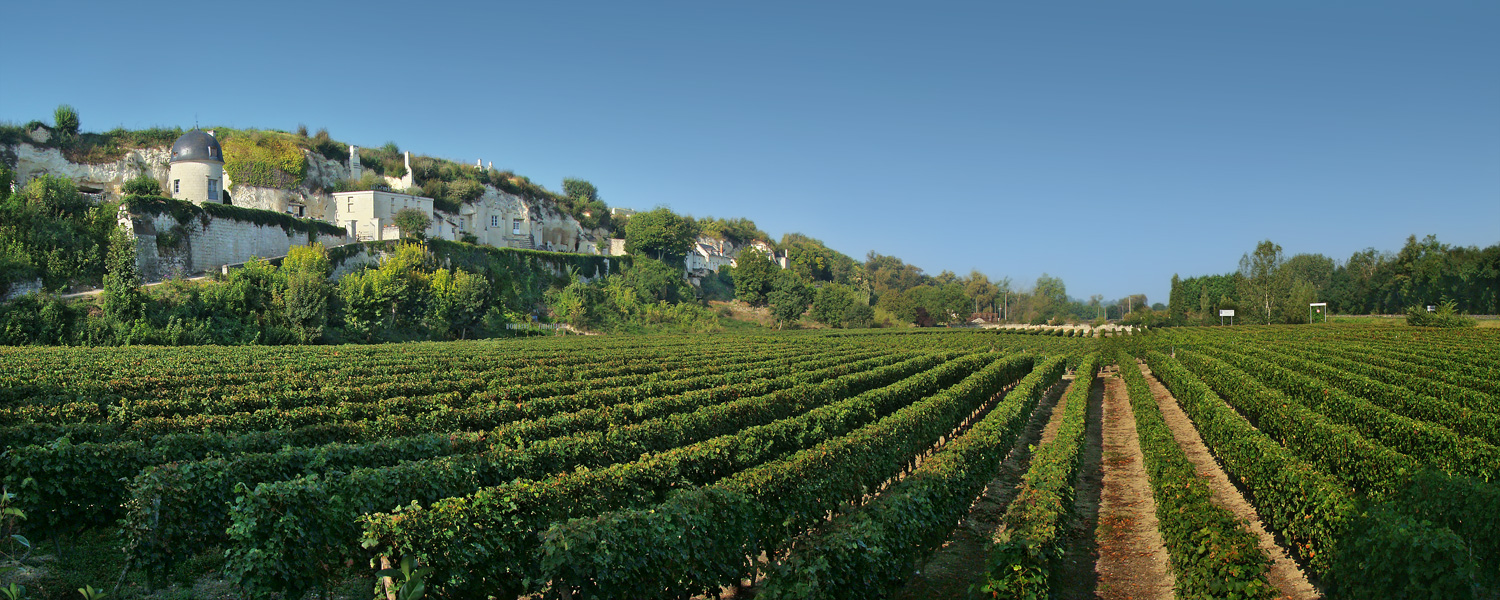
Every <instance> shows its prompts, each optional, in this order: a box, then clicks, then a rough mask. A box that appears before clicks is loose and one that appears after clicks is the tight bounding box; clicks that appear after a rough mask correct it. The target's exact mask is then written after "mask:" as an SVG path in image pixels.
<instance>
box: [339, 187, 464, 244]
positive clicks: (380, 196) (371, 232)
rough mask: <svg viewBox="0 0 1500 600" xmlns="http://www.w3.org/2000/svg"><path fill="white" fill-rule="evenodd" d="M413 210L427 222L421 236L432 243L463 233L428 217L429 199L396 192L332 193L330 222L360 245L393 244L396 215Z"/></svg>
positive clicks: (455, 237) (430, 201) (433, 217)
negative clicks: (432, 239) (426, 219)
mask: <svg viewBox="0 0 1500 600" xmlns="http://www.w3.org/2000/svg"><path fill="white" fill-rule="evenodd" d="M407 208H415V209H417V210H419V211H422V214H424V215H427V218H428V219H430V220H431V225H430V226H429V227H428V228H427V231H426V232H425V233H426V235H427V237H429V238H434V239H445V240H453V239H458V238H459V237H461V236H462V235H463V230H462V229H460V228H458V227H457V226H455V225H454V224H451V223H449V222H448V221H446V220H445V219H441V218H438V217H437V216H435V215H434V214H433V213H432V198H425V197H422V196H413V195H411V194H401V193H397V192H380V191H364V192H335V193H334V194H333V210H334V217H333V219H334V220H333V222H334V223H335V224H338V225H343V226H344V229H345V230H347V231H348V232H349V235H350V236H352V237H354V238H355V239H357V240H360V241H371V240H394V239H398V238H400V237H401V230H400V229H399V228H397V227H396V213H398V212H401V210H402V209H407Z"/></svg>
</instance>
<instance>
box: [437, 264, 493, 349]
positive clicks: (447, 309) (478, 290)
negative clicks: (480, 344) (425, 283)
mask: <svg viewBox="0 0 1500 600" xmlns="http://www.w3.org/2000/svg"><path fill="white" fill-rule="evenodd" d="M429 286H430V295H431V297H432V304H431V306H430V307H429V310H430V313H429V316H430V322H429V326H430V327H431V328H432V329H434V330H436V331H439V332H441V333H442V334H443V335H446V336H456V337H458V339H466V338H468V336H469V332H470V331H472V330H473V329H474V327H475V326H476V325H478V324H479V322H480V321H482V320H483V319H484V314H485V311H487V310H489V295H490V282H489V281H488V280H486V279H485V278H484V277H481V276H479V275H475V274H473V273H470V272H468V271H464V270H462V269H454V270H452V271H449V270H448V269H438V270H437V271H435V272H433V274H432V279H431V281H430V282H429Z"/></svg>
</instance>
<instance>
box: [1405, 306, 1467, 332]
mask: <svg viewBox="0 0 1500 600" xmlns="http://www.w3.org/2000/svg"><path fill="white" fill-rule="evenodd" d="M1406 324H1407V325H1411V326H1414V327H1474V326H1476V325H1478V324H1479V321H1477V320H1475V319H1474V318H1473V317H1469V316H1465V315H1461V314H1458V304H1457V303H1455V302H1453V301H1452V300H1444V301H1443V303H1442V304H1439V305H1438V309H1437V312H1427V309H1426V308H1424V307H1423V306H1421V305H1416V306H1412V307H1411V308H1408V309H1406Z"/></svg>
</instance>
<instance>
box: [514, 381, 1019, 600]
mask: <svg viewBox="0 0 1500 600" xmlns="http://www.w3.org/2000/svg"><path fill="white" fill-rule="evenodd" d="M1031 366H1032V357H1031V356H1027V355H1020V356H1014V357H1011V358H1009V359H1006V360H1001V361H997V362H994V363H991V364H990V365H989V366H987V367H984V368H983V369H980V370H978V371H975V372H974V373H973V374H972V375H970V376H968V377H967V378H965V379H964V380H963V381H962V382H960V383H958V384H957V385H955V386H953V387H951V388H948V389H946V390H943V391H941V392H940V393H936V394H930V395H927V397H926V398H925V399H922V400H919V401H917V402H915V403H912V404H909V405H907V406H905V407H903V408H901V409H899V410H896V411H894V412H891V413H889V414H888V415H886V416H884V417H883V418H880V419H879V420H877V421H875V422H873V423H870V424H868V425H865V426H864V427H860V428H858V429H853V430H852V431H849V433H848V434H846V435H842V436H839V437H834V438H832V439H829V440H827V441H824V442H822V443H820V444H817V445H814V446H810V447H807V448H805V449H802V450H799V451H796V452H794V453H792V454H790V455H787V456H785V457H783V458H779V459H777V460H773V461H771V462H767V463H764V464H761V465H759V466H753V467H750V468H748V469H746V470H744V471H741V472H739V473H736V474H733V475H730V476H728V477H726V478H724V479H723V480H721V481H720V482H718V483H717V484H715V485H712V486H708V487H705V488H700V489H696V490H689V491H684V492H680V493H677V494H675V495H673V496H672V497H670V498H669V499H668V500H667V501H666V502H665V503H663V504H659V505H654V506H650V507H643V508H636V509H626V510H618V511H610V512H606V513H603V514H601V515H599V516H597V517H585V518H578V519H573V520H570V521H567V522H565V523H556V524H554V525H553V526H552V527H551V528H550V529H548V530H547V531H546V532H545V533H543V534H542V546H541V549H540V555H541V556H542V557H543V560H542V562H541V564H540V565H539V569H540V575H539V576H538V577H537V580H539V581H550V582H551V588H550V590H547V593H549V594H559V593H561V594H569V593H573V594H584V595H587V596H590V597H599V598H634V597H650V596H659V595H680V594H708V593H711V592H713V591H715V590H718V589H719V588H721V587H725V586H732V585H735V584H737V583H738V582H739V580H740V579H742V578H746V577H753V573H754V572H755V570H756V569H757V568H758V565H757V564H756V561H755V557H757V556H759V555H760V554H761V553H762V552H764V553H766V554H767V555H769V556H773V557H774V556H777V555H779V554H780V553H781V552H782V551H783V550H784V548H785V547H786V545H787V544H788V542H789V541H790V540H791V539H792V538H793V537H794V536H795V535H797V534H799V533H801V532H804V531H806V530H808V529H810V528H811V527H813V526H814V525H816V524H818V523H821V522H823V521H824V519H825V518H826V515H828V514H829V513H830V512H835V513H837V512H842V511H843V510H846V509H848V508H851V507H855V506H857V505H858V503H859V501H860V499H861V498H862V497H864V496H865V495H866V494H868V493H873V491H874V490H876V489H878V488H879V487H880V485H881V484H882V482H887V481H889V480H891V478H893V477H897V476H899V474H900V473H902V472H904V471H908V470H909V469H911V468H912V465H913V464H914V462H915V461H916V460H917V459H918V458H920V457H921V456H922V455H923V454H924V453H925V452H926V451H929V449H930V448H931V447H932V446H933V445H934V444H938V443H939V442H940V440H941V439H942V438H943V437H944V436H947V435H950V434H951V433H952V432H953V430H954V429H956V428H960V427H962V426H963V425H964V424H965V423H966V422H967V421H969V420H971V419H973V418H975V417H976V416H977V415H978V414H980V413H981V412H982V411H983V409H984V408H985V407H987V406H989V405H991V403H992V402H993V401H994V398H995V397H996V392H997V391H998V390H1000V389H1002V388H1003V387H1004V386H1005V385H1006V384H1007V383H1010V382H1014V381H1015V380H1016V379H1018V378H1019V377H1020V376H1021V375H1023V374H1024V373H1025V372H1026V371H1028V370H1030V369H1031ZM893 387H894V386H893ZM882 392H883V393H884V395H891V394H902V395H905V396H906V397H911V398H922V397H923V395H921V394H910V393H909V392H906V390H901V389H892V388H886V390H882ZM872 399H873V398H872ZM868 402H869V400H856V401H854V402H849V403H840V404H841V408H840V409H839V410H855V411H857V412H855V413H854V414H861V413H863V412H864V411H865V410H868V409H865V408H863V407H862V404H867V403H868ZM830 408H832V407H830ZM820 410H821V409H820ZM715 499H718V501H715ZM724 500H730V502H725V501H724ZM698 524H712V525H711V526H709V527H702V526H699V525H698ZM719 524H725V525H729V526H720V525H719ZM689 539H690V540H692V541H691V542H690V543H689V544H686V545H685V544H684V543H683V542H684V540H689ZM601 551H602V552H601Z"/></svg>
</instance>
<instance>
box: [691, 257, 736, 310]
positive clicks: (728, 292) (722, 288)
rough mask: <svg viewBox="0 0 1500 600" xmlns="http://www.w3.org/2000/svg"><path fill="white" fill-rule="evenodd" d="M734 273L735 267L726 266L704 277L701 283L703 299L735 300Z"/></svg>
mask: <svg viewBox="0 0 1500 600" xmlns="http://www.w3.org/2000/svg"><path fill="white" fill-rule="evenodd" d="M733 271H734V268H733V267H730V266H729V265H725V266H722V267H719V270H717V271H714V272H713V273H710V274H709V275H708V276H706V277H704V278H703V279H702V280H701V281H700V282H699V287H700V289H702V291H703V299H704V300H723V301H729V300H734V295H735V290H734V276H733V275H732V274H731V273H732V272H733Z"/></svg>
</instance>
